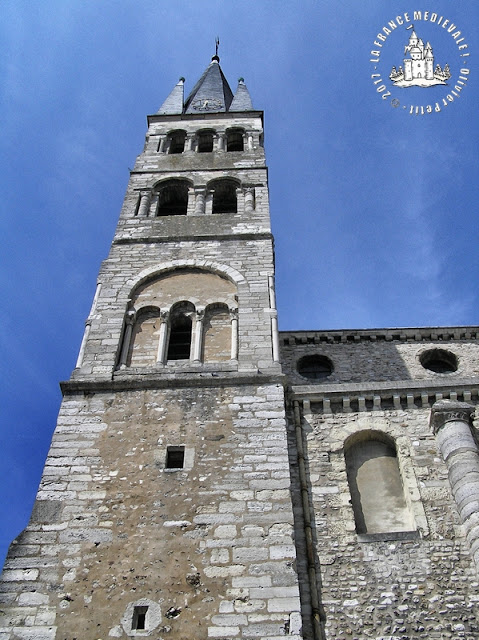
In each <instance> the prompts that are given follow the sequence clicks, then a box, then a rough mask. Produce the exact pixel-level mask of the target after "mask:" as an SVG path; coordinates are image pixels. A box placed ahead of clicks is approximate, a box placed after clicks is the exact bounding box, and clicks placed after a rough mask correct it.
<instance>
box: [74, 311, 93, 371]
mask: <svg viewBox="0 0 479 640" xmlns="http://www.w3.org/2000/svg"><path fill="white" fill-rule="evenodd" d="M90 329H91V320H87V321H86V322H85V332H84V334H83V340H82V341H81V345H80V351H79V353H78V358H77V362H76V365H75V369H79V368H80V367H81V366H82V364H83V357H84V355H85V348H86V343H87V340H88V336H89V335H90Z"/></svg>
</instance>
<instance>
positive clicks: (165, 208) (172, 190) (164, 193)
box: [156, 180, 188, 216]
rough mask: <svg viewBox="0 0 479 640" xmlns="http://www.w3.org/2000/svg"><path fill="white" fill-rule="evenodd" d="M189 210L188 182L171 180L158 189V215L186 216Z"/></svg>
mask: <svg viewBox="0 0 479 640" xmlns="http://www.w3.org/2000/svg"><path fill="white" fill-rule="evenodd" d="M187 210H188V183H187V182H184V181H182V180H169V181H168V182H166V183H164V184H162V185H161V186H160V187H159V190H158V205H157V209H156V215H157V216H186V212H187Z"/></svg>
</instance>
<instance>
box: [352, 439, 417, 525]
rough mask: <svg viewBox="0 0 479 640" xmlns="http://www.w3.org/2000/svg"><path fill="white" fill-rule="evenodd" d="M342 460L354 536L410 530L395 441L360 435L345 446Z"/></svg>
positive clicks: (410, 521)
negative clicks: (351, 512) (353, 524)
mask: <svg viewBox="0 0 479 640" xmlns="http://www.w3.org/2000/svg"><path fill="white" fill-rule="evenodd" d="M345 457H346V469H347V474H348V482H349V488H350V492H351V503H352V507H353V510H354V518H355V521H356V531H357V533H390V532H400V531H413V530H414V529H415V527H414V523H413V519H412V516H411V514H410V512H409V509H408V506H407V504H406V500H405V497H404V490H403V485H402V480H401V474H400V472H399V465H398V460H397V455H396V447H395V445H394V441H393V440H392V439H391V438H389V437H388V436H387V435H386V434H383V433H381V432H378V431H367V432H362V433H360V434H357V435H356V436H355V437H353V439H352V443H351V444H349V445H348V444H347V445H346V449H345Z"/></svg>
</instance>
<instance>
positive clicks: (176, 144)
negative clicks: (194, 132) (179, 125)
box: [168, 129, 186, 153]
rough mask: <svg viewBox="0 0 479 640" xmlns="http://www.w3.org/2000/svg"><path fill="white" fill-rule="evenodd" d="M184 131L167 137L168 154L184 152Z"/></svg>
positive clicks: (179, 130) (172, 133) (178, 131)
mask: <svg viewBox="0 0 479 640" xmlns="http://www.w3.org/2000/svg"><path fill="white" fill-rule="evenodd" d="M185 140H186V131H183V130H182V129H178V130H177V131H172V132H171V133H170V134H169V135H168V141H169V145H168V153H183V151H184V150H185Z"/></svg>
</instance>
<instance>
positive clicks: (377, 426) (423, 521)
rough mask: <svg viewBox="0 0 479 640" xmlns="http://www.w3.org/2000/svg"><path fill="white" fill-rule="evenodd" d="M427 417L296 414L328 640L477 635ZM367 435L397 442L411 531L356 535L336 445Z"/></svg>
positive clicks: (470, 585)
mask: <svg viewBox="0 0 479 640" xmlns="http://www.w3.org/2000/svg"><path fill="white" fill-rule="evenodd" d="M429 418H430V410H429V409H427V408H424V409H421V408H415V409H413V410H409V411H408V410H389V411H382V410H377V411H363V412H360V413H357V412H351V413H347V414H344V413H341V412H338V413H336V412H335V413H329V414H324V413H322V412H321V413H311V412H309V413H306V414H305V415H303V416H302V419H301V423H302V431H303V438H304V450H305V457H306V465H307V474H308V476H307V481H308V492H309V501H310V507H311V513H312V519H313V526H314V547H315V555H316V558H315V562H316V567H317V570H318V575H317V584H318V589H319V592H320V599H321V608H322V611H321V614H322V617H323V624H324V629H325V636H326V638H327V639H330V640H333V639H334V640H346V639H348V640H349V639H352V638H361V639H365V638H394V639H396V638H402V639H406V638H428V639H430V638H438V639H439V638H454V639H456V638H467V639H469V640H472V639H473V638H477V636H478V633H479V624H478V621H477V614H478V603H479V596H478V595H477V591H478V587H479V583H478V579H477V573H476V571H475V568H474V565H473V561H472V556H471V553H470V549H469V545H468V544H467V543H466V539H465V535H464V528H463V526H462V525H461V524H460V520H459V516H458V510H457V507H456V504H455V501H454V499H453V496H452V493H451V487H450V483H449V481H448V471H447V467H446V465H445V463H444V461H443V460H442V457H441V455H440V452H439V451H438V447H437V444H436V440H435V436H434V433H433V431H432V429H431V427H430V425H429ZM371 430H372V431H375V432H382V433H384V434H387V435H388V436H389V437H390V438H392V439H393V440H394V442H395V444H396V449H397V457H398V463H399V468H400V474H401V478H402V482H403V488H404V492H405V497H406V502H407V504H408V508H409V510H410V513H411V516H412V518H413V522H414V523H415V527H414V528H415V533H411V534H402V535H401V534H398V533H391V534H390V535H388V534H387V533H384V534H377V535H369V536H368V535H362V536H360V535H358V534H357V533H356V530H355V519H354V513H353V507H352V504H351V493H350V487H349V485H348V479H347V472H346V461H345V455H344V450H345V442H346V441H347V440H348V438H351V437H352V436H353V435H354V434H359V433H360V432H368V431H371ZM377 482H380V478H378V479H377ZM299 566H300V568H301V565H299ZM301 579H302V580H303V579H305V578H303V577H302V578H301Z"/></svg>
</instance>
